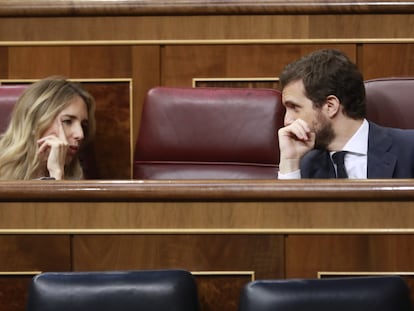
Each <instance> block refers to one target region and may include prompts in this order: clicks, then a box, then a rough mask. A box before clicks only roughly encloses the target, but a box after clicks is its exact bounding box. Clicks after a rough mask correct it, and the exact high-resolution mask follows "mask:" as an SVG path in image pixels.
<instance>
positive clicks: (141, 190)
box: [0, 179, 414, 202]
mask: <svg viewBox="0 0 414 311" xmlns="http://www.w3.org/2000/svg"><path fill="white" fill-rule="evenodd" d="M108 200H109V201H112V202H116V201H118V202H148V201H157V202H163V201H176V202H177V201H211V202H223V201H233V202H234V201H243V202H244V201H250V200H255V201H258V202H259V201H262V202H269V201H271V202H285V201H290V200H296V201H297V200H318V201H320V200H334V201H338V200H343V201H354V200H358V201H369V202H377V201H396V200H406V201H411V200H414V183H413V180H412V179H380V180H375V179H365V180H362V179H361V180H352V179H347V180H336V179H321V180H312V181H309V180H306V179H297V180H227V181H225V180H193V181H182V180H165V181H144V180H109V181H94V180H91V181H88V180H82V181H70V180H64V181H58V182H56V181H46V180H33V181H1V182H0V202H24V201H31V202H36V201H37V202H105V201H108Z"/></svg>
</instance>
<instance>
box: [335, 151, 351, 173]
mask: <svg viewBox="0 0 414 311" xmlns="http://www.w3.org/2000/svg"><path fill="white" fill-rule="evenodd" d="M345 154H346V151H338V152H335V153H334V154H333V155H332V160H333V161H334V163H335V164H336V178H348V174H347V173H346V170H345V164H344V158H345Z"/></svg>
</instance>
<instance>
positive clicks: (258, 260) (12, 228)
mask: <svg viewBox="0 0 414 311" xmlns="http://www.w3.org/2000/svg"><path fill="white" fill-rule="evenodd" d="M413 243H414V184H413V182H412V181H411V180H360V181H352V180H312V181H310V180H296V181H276V180H275V181H270V180H269V181H186V182H183V181H163V182H155V181H101V182H97V181H82V182H71V181H62V182H53V181H30V182H1V183H0V297H10V298H7V303H6V305H7V306H10V308H8V309H7V310H23V307H22V306H24V303H25V299H26V294H27V287H26V285H27V283H28V281H29V280H30V278H31V277H32V276H33V274H35V273H38V272H40V271H68V270H73V271H90V270H95V271H96V270H129V269H158V268H183V269H187V270H189V271H191V272H193V273H194V275H195V277H196V280H197V283H198V285H199V294H200V301H201V304H202V310H206V311H207V310H208V311H215V310H225V311H236V310H237V306H238V299H239V293H240V290H241V288H242V286H243V285H244V284H246V283H247V282H249V281H251V280H253V279H265V278H317V277H320V275H321V274H322V275H325V276H326V275H329V274H339V275H353V274H389V273H391V274H400V275H403V276H404V277H405V278H407V280H409V282H410V284H412V281H413V279H412V278H413V274H414V250H413V248H412V247H411V246H412V245H413ZM9 292H13V295H10V296H9V295H8V294H7V293H9ZM6 294H7V295H6Z"/></svg>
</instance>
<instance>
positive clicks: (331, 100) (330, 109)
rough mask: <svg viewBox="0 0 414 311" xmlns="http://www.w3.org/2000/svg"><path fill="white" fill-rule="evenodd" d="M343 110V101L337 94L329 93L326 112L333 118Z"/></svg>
mask: <svg viewBox="0 0 414 311" xmlns="http://www.w3.org/2000/svg"><path fill="white" fill-rule="evenodd" d="M340 111H341V103H340V101H339V98H338V97H336V96H335V95H328V96H327V97H326V102H325V112H326V113H327V115H328V116H329V118H333V117H334V116H336V115H337V114H338V113H339V112H340Z"/></svg>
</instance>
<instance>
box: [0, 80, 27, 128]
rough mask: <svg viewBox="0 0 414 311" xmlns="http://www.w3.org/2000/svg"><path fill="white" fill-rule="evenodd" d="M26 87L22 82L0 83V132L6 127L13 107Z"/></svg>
mask: <svg viewBox="0 0 414 311" xmlns="http://www.w3.org/2000/svg"><path fill="white" fill-rule="evenodd" d="M26 88H27V85H24V84H16V85H0V133H3V132H4V131H5V130H6V129H7V126H8V125H9V122H10V115H11V113H12V111H13V107H14V105H15V103H16V101H17V99H18V98H19V96H20V95H21V94H22V93H23V91H24V90H25V89H26Z"/></svg>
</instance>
